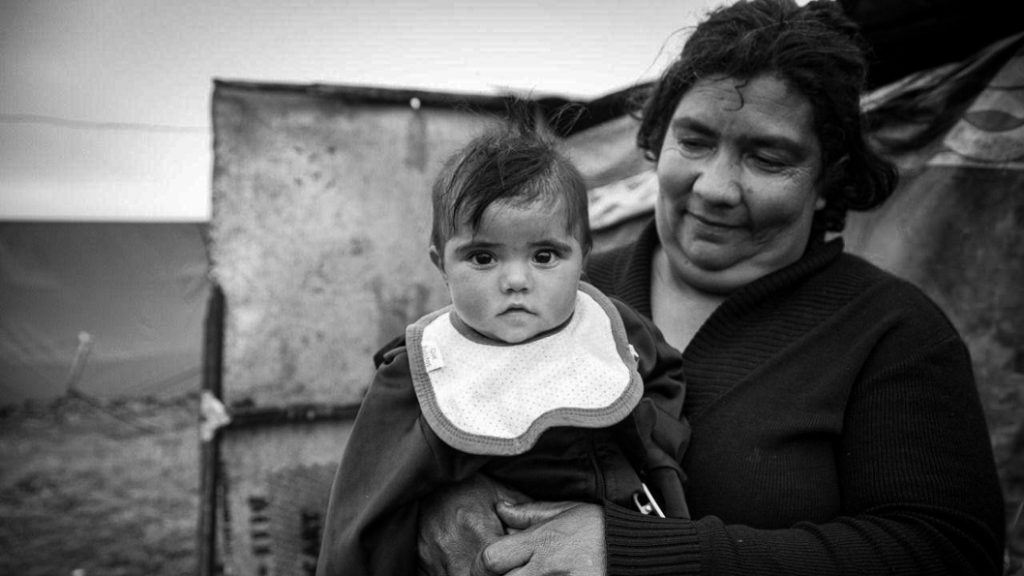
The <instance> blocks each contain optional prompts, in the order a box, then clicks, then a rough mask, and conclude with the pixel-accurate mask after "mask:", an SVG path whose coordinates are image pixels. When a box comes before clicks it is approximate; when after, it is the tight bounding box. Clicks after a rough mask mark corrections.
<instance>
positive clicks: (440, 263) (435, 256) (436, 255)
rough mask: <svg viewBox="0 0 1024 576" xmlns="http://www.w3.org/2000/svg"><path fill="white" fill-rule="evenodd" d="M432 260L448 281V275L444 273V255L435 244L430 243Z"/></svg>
mask: <svg viewBox="0 0 1024 576" xmlns="http://www.w3.org/2000/svg"><path fill="white" fill-rule="evenodd" d="M430 261H431V262H433V263H434V266H435V267H436V268H437V269H438V270H439V271H440V272H441V276H444V277H445V281H447V280H448V277H447V276H445V273H444V256H443V255H442V254H441V252H440V251H438V249H437V246H434V245H433V244H431V245H430Z"/></svg>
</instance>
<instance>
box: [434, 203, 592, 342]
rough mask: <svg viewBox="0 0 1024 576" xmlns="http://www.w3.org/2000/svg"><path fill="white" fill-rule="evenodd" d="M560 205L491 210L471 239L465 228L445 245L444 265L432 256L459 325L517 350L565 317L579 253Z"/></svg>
mask: <svg viewBox="0 0 1024 576" xmlns="http://www.w3.org/2000/svg"><path fill="white" fill-rule="evenodd" d="M563 204H564V203H558V204H557V205H554V206H552V205H551V204H550V203H546V202H535V203H533V204H531V205H529V206H513V205H510V204H508V203H495V204H492V205H491V206H489V207H488V208H487V210H486V211H485V212H484V217H483V219H482V220H481V222H480V227H479V229H478V230H476V233H475V234H474V233H473V231H472V230H470V229H469V227H468V226H464V227H463V229H462V230H459V233H458V234H456V235H455V236H452V237H451V238H449V239H448V242H447V243H446V244H445V246H444V255H443V256H444V258H443V261H440V260H439V258H438V256H440V255H439V254H436V253H433V254H432V256H433V259H434V262H435V264H438V267H439V268H440V269H441V275H442V276H444V280H445V283H446V284H447V285H448V291H449V293H450V294H451V298H452V304H453V306H454V308H455V312H456V314H458V316H459V318H460V319H461V320H462V321H463V322H465V323H466V324H467V325H469V326H470V327H471V328H473V329H474V330H476V331H477V332H479V333H481V334H483V335H485V336H487V337H489V338H492V339H494V340H500V341H502V342H507V343H510V344H515V343H519V342H523V341H525V340H528V339H530V338H532V337H534V336H536V335H538V334H541V333H542V332H545V331H547V330H551V329H552V328H556V327H557V326H559V325H560V324H562V323H563V322H565V321H566V320H568V319H569V317H570V316H571V315H572V312H573V309H574V307H575V304H576V291H577V289H578V288H579V281H580V274H581V273H582V270H583V251H582V248H581V247H580V243H579V241H578V240H577V239H576V238H575V237H574V236H573V235H572V234H571V233H569V231H567V230H566V225H565V222H566V215H565V208H564V206H563Z"/></svg>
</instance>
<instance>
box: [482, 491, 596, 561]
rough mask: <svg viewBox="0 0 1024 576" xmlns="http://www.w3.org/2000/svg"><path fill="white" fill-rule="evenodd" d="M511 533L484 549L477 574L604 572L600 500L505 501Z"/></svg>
mask: <svg viewBox="0 0 1024 576" xmlns="http://www.w3.org/2000/svg"><path fill="white" fill-rule="evenodd" d="M497 511H498V516H500V518H501V521H502V522H503V523H504V524H505V525H506V526H507V527H508V529H509V532H510V534H509V535H508V536H505V537H503V538H499V539H497V540H495V541H494V542H493V543H491V544H490V545H488V546H487V547H486V548H484V550H483V552H481V553H480V555H479V557H478V559H477V562H476V563H475V564H474V565H473V572H472V575H473V576H498V575H504V574H508V575H509V576H540V575H555V574H557V575H564V576H604V575H605V548H604V513H603V511H602V510H601V507H600V506H597V505H595V504H579V503H576V502H558V503H551V502H536V503H528V504H518V505H517V504H514V503H510V502H500V503H499V504H498V506H497Z"/></svg>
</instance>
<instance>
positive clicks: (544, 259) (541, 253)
mask: <svg viewBox="0 0 1024 576" xmlns="http://www.w3.org/2000/svg"><path fill="white" fill-rule="evenodd" d="M557 258H558V254H555V251H554V250H538V251H537V253H536V254H534V255H533V261H534V262H536V263H538V264H552V263H554V261H555V259H557Z"/></svg>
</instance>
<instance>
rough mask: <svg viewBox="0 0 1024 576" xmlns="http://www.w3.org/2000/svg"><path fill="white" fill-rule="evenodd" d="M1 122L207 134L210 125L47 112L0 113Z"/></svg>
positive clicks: (80, 128)
mask: <svg viewBox="0 0 1024 576" xmlns="http://www.w3.org/2000/svg"><path fill="white" fill-rule="evenodd" d="M0 124H46V125H49V126H58V127H61V128H73V129H75V130H112V131H131V132H163V133H174V134H183V133H184V134H207V133H209V132H210V127H209V126H174V125H171V124H150V123H145V122H97V121H93V120H77V119H74V118H61V117H59V116H47V115H45V114H7V113H0Z"/></svg>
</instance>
